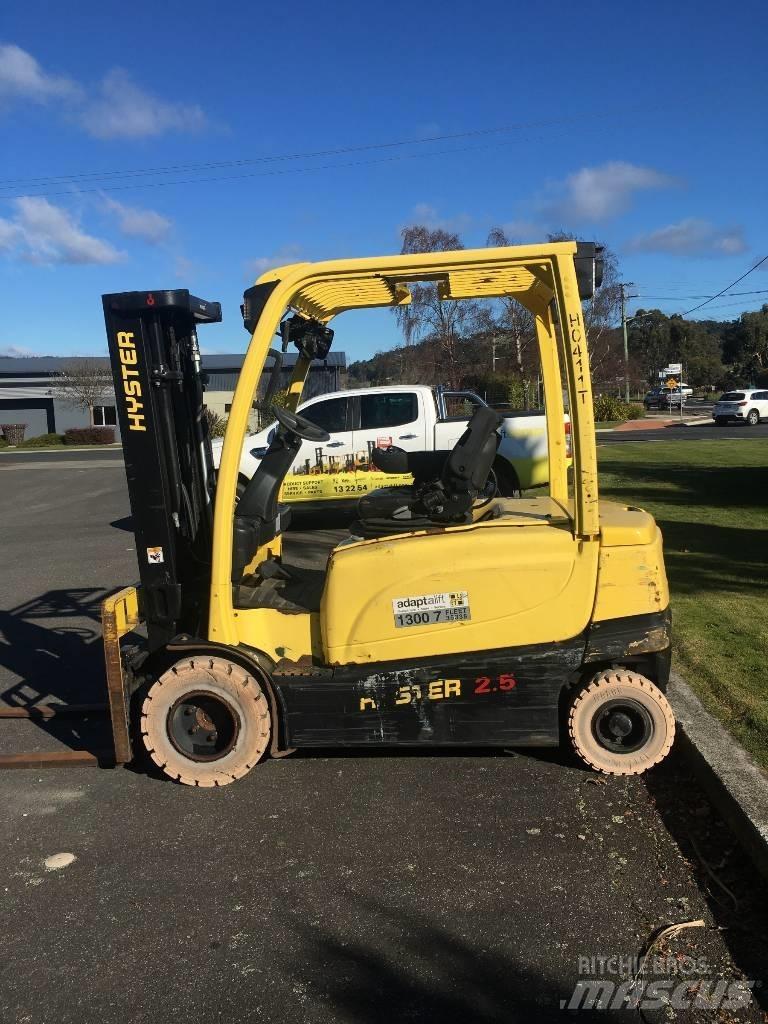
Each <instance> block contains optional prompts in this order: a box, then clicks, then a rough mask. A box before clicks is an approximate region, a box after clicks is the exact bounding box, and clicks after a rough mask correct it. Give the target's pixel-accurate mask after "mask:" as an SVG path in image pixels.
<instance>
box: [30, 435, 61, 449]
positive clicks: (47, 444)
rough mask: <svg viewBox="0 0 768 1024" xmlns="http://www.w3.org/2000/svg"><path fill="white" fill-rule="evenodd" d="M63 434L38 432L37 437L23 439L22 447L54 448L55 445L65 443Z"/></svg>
mask: <svg viewBox="0 0 768 1024" xmlns="http://www.w3.org/2000/svg"><path fill="white" fill-rule="evenodd" d="M63 444H64V435H63V434H38V436H37V437H28V438H27V439H26V441H22V442H21V444H20V445H19V447H20V448H52V447H53V446H54V445H59V446H60V445H63Z"/></svg>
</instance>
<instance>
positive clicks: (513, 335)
mask: <svg viewBox="0 0 768 1024" xmlns="http://www.w3.org/2000/svg"><path fill="white" fill-rule="evenodd" d="M486 244H487V245H491V246H505V245H513V244H514V243H513V242H512V241H511V240H510V239H509V238H508V237H507V234H506V232H505V231H504V229H503V228H491V230H490V233H489V234H488V241H487V243H486ZM498 307H499V310H500V311H499V314H498V316H496V317H495V326H496V328H497V329H498V331H499V332H500V333H502V334H503V335H504V336H505V337H506V338H508V339H509V340H510V342H511V343H512V358H513V367H514V369H515V371H516V372H517V373H518V374H519V375H520V376H521V377H530V375H531V373H532V372H533V371H534V370H535V369H537V368H538V363H539V360H538V350H537V348H536V329H535V327H534V323H533V314H532V313H531V311H530V310H529V309H526V307H525V306H523V305H521V303H519V302H518V301H517V299H513V298H512V297H511V296H504V297H503V298H502V299H500V300H499V302H498Z"/></svg>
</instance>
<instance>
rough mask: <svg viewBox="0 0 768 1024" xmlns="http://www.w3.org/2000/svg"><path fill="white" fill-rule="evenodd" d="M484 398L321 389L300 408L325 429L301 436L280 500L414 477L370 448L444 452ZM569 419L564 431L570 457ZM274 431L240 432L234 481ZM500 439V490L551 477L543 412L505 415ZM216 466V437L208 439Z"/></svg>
mask: <svg viewBox="0 0 768 1024" xmlns="http://www.w3.org/2000/svg"><path fill="white" fill-rule="evenodd" d="M478 405H480V406H482V405H485V402H484V401H483V400H482V399H481V398H479V397H478V396H477V395H475V394H474V393H472V392H468V391H447V390H445V389H444V388H440V387H437V388H432V387H427V386H426V385H417V384H414V385H392V386H391V387H374V388H357V389H351V390H349V391H338V392H332V393H331V394H326V395H319V396H317V397H316V398H312V399H310V400H309V401H308V402H305V403H303V404H302V405H300V406H299V408H298V410H297V411H298V412H299V413H301V415H303V416H305V417H306V418H307V419H309V420H310V421H311V422H312V423H315V424H317V426H319V427H322V428H323V429H324V430H326V431H327V432H328V433H329V435H330V437H329V439H328V441H327V442H325V443H324V444H322V445H319V444H316V443H314V442H311V441H304V442H303V443H302V446H301V449H300V451H299V453H298V455H297V457H296V460H295V461H294V464H293V465H292V466H291V469H290V471H289V472H288V475H287V476H286V478H285V480H284V482H283V486H282V488H281V489H280V500H281V501H284V502H287V503H289V504H293V503H301V504H302V506H304V507H306V508H309V507H310V506H312V505H314V504H322V505H325V504H327V503H329V502H331V503H346V502H348V501H350V500H354V501H356V500H357V499H358V498H360V497H362V495H364V494H367V493H368V492H369V491H370V490H374V489H375V488H377V487H390V486H398V485H400V484H407V483H410V482H412V478H411V477H410V476H406V475H403V476H402V477H401V476H398V475H387V474H385V473H383V472H380V471H378V470H377V469H376V467H375V466H374V465H373V464H372V462H371V450H372V449H373V448H374V447H378V448H388V447H392V446H394V447H397V448H403V449H405V450H406V451H416V452H419V451H446V452H447V451H450V450H451V448H453V446H454V445H455V444H456V442H457V441H458V439H459V437H460V436H461V435H462V433H463V432H464V430H465V428H466V426H467V421H468V420H469V417H470V416H471V415H472V413H473V411H474V409H475V408H476V407H477V406H478ZM570 430H571V424H570V418H569V417H568V416H566V418H565V421H564V423H563V434H564V441H565V446H566V454H567V457H569V458H570V454H571V453H570V440H571V438H570ZM274 431H275V424H272V425H270V426H269V427H266V428H265V429H264V430H261V431H260V432H259V433H257V434H250V435H248V436H247V437H246V438H245V443H244V445H243V451H242V456H241V459H240V473H239V481H238V487H239V488H240V489H242V488H243V487H244V486H245V484H246V483H247V482H248V480H250V479H251V477H252V476H253V474H254V473H255V472H256V470H257V468H258V466H259V463H260V462H261V459H262V458H263V456H264V454H265V452H266V450H267V447H268V445H269V443H270V442H271V440H272V437H273V435H274ZM499 433H500V434H501V441H500V443H499V451H498V454H497V456H496V460H495V462H494V465H493V470H494V474H495V477H496V482H497V485H498V488H499V492H500V493H501V494H505V495H514V494H515V493H519V492H520V491H523V490H528V489H529V488H531V487H538V486H540V485H542V484H546V483H547V480H548V479H549V456H548V448H547V432H546V417H545V416H544V414H543V412H541V411H540V410H536V411H530V412H527V413H508V414H507V415H506V416H505V418H504V421H503V423H502V425H501V427H500V428H499ZM212 448H213V461H214V465H215V466H216V467H217V468H218V466H219V463H220V461H221V448H222V441H221V440H218V439H217V440H215V441H214V442H213V443H212Z"/></svg>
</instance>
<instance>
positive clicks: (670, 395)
mask: <svg viewBox="0 0 768 1024" xmlns="http://www.w3.org/2000/svg"><path fill="white" fill-rule="evenodd" d="M692 394H693V389H692V388H689V387H688V386H687V385H683V386H682V389H681V388H675V389H674V390H672V391H670V390H669V388H660V387H659V388H651V390H650V391H649V392H648V393H647V395H646V396H645V398H644V399H643V405H644V406H645V408H646V409H669V408H672V409H679V408H680V403H681V402H682V403H683V405H685V403H686V401H687V400H688V396H689V395H692Z"/></svg>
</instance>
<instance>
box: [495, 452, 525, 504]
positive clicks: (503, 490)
mask: <svg viewBox="0 0 768 1024" xmlns="http://www.w3.org/2000/svg"><path fill="white" fill-rule="evenodd" d="M491 472H492V473H493V475H494V476H495V477H496V492H497V493H498V494H499V496H500V497H502V498H520V497H522V494H523V492H522V491H521V489H520V481H519V480H518V479H517V473H515V471H514V469H513V468H512V467H511V466H509V465H507V464H506V463H504V462H502V461H501V460H500V459H497V460H496V461H495V462H494V464H493V469H492V470H491Z"/></svg>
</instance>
